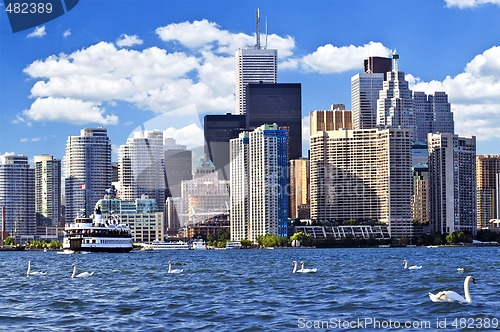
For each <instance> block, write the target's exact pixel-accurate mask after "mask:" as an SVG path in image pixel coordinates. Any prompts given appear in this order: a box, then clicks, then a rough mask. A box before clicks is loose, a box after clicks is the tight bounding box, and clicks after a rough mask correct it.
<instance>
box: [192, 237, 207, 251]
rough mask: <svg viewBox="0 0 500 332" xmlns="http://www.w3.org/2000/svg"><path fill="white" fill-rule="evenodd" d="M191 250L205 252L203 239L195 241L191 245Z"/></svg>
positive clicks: (205, 245) (205, 244) (205, 247)
mask: <svg viewBox="0 0 500 332" xmlns="http://www.w3.org/2000/svg"><path fill="white" fill-rule="evenodd" d="M191 248H192V249H194V250H207V243H206V242H205V240H203V239H196V240H194V241H193V243H192V244H191Z"/></svg>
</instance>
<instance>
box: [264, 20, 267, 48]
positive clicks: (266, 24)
mask: <svg viewBox="0 0 500 332" xmlns="http://www.w3.org/2000/svg"><path fill="white" fill-rule="evenodd" d="M264 48H267V16H266V46H265V47H264Z"/></svg>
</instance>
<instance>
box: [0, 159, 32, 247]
mask: <svg viewBox="0 0 500 332" xmlns="http://www.w3.org/2000/svg"><path fill="white" fill-rule="evenodd" d="M34 188H35V171H34V169H33V168H30V166H29V164H28V157H26V156H20V155H12V156H0V208H5V229H2V231H6V232H8V233H9V235H10V236H13V237H15V238H16V239H17V240H19V239H22V237H23V236H26V235H31V236H33V235H35V233H36V218H35V190H34ZM18 243H19V242H18Z"/></svg>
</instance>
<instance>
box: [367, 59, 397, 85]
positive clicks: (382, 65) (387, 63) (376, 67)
mask: <svg viewBox="0 0 500 332" xmlns="http://www.w3.org/2000/svg"><path fill="white" fill-rule="evenodd" d="M364 65H365V73H371V74H374V73H380V74H384V80H386V79H387V72H388V71H392V59H391V58H383V57H380V56H371V57H368V59H365V60H364Z"/></svg>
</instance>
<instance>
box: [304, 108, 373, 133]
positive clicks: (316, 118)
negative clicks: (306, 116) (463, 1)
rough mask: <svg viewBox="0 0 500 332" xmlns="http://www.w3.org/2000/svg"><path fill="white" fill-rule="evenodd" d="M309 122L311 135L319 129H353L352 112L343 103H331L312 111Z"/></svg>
mask: <svg viewBox="0 0 500 332" xmlns="http://www.w3.org/2000/svg"><path fill="white" fill-rule="evenodd" d="M309 123H310V135H311V136H312V135H316V133H317V132H319V131H330V130H338V129H353V123H352V112H351V111H346V110H345V106H344V105H343V104H337V105H332V106H331V108H330V109H329V110H325V111H312V112H311V113H310V121H309ZM372 128H373V127H372Z"/></svg>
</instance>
